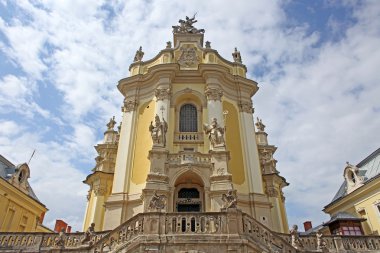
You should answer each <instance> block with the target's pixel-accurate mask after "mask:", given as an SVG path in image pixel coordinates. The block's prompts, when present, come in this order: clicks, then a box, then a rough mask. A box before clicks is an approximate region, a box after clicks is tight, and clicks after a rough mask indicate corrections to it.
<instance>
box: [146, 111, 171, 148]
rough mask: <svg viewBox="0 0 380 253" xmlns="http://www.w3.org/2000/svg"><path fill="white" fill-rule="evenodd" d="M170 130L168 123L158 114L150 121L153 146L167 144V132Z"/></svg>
mask: <svg viewBox="0 0 380 253" xmlns="http://www.w3.org/2000/svg"><path fill="white" fill-rule="evenodd" d="M167 131H168V123H167V122H166V121H165V119H164V118H162V122H161V120H160V117H159V116H158V115H157V114H156V117H154V124H153V121H151V122H150V126H149V132H150V134H151V136H152V140H153V146H161V147H165V146H166V132H167Z"/></svg>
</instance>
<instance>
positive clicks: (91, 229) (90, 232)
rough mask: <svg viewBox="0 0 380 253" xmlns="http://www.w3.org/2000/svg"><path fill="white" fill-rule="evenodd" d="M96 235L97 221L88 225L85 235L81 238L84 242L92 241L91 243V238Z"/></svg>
mask: <svg viewBox="0 0 380 253" xmlns="http://www.w3.org/2000/svg"><path fill="white" fill-rule="evenodd" d="M94 236H95V223H91V225H90V226H89V227H88V229H87V230H86V232H85V233H84V236H83V238H82V240H81V243H82V244H85V243H90V244H91V239H92V238H93V237H94Z"/></svg>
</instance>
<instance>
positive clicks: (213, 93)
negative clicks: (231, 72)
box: [205, 88, 223, 101]
mask: <svg viewBox="0 0 380 253" xmlns="http://www.w3.org/2000/svg"><path fill="white" fill-rule="evenodd" d="M205 94H206V96H207V100H214V101H222V96H223V91H222V90H221V89H217V88H207V89H206V90H205Z"/></svg>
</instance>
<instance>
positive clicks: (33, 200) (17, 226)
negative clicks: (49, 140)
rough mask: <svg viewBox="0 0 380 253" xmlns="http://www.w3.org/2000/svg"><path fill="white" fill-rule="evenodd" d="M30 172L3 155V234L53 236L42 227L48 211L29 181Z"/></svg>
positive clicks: (0, 229)
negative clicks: (42, 234) (39, 233)
mask: <svg viewBox="0 0 380 253" xmlns="http://www.w3.org/2000/svg"><path fill="white" fill-rule="evenodd" d="M29 177H30V169H29V166H28V164H26V163H23V164H20V165H17V166H15V165H14V164H12V163H11V162H10V161H8V160H7V159H6V158H5V157H3V156H2V155H0V232H52V231H51V230H50V229H48V228H46V227H45V226H43V225H42V222H43V219H44V216H45V213H46V211H47V210H48V209H47V208H46V207H45V205H44V204H42V203H41V202H40V201H39V200H38V198H37V196H36V195H35V193H34V192H33V189H32V187H31V186H30V184H29V182H28V179H29Z"/></svg>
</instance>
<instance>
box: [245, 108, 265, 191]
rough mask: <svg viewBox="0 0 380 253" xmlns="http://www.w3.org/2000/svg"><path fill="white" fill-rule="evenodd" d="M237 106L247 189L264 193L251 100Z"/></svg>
mask: <svg viewBox="0 0 380 253" xmlns="http://www.w3.org/2000/svg"><path fill="white" fill-rule="evenodd" d="M239 107H240V113H239V115H240V120H241V128H242V131H241V133H242V134H241V138H242V140H241V141H242V143H244V144H243V145H244V151H245V152H244V153H245V155H244V157H245V164H246V165H247V174H248V178H249V189H250V191H251V192H253V193H264V191H263V182H262V176H261V169H260V160H259V153H258V149H257V143H256V137H255V128H254V125H253V115H252V113H253V108H252V102H240V104H239Z"/></svg>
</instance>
